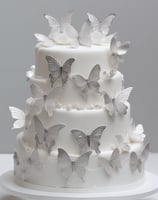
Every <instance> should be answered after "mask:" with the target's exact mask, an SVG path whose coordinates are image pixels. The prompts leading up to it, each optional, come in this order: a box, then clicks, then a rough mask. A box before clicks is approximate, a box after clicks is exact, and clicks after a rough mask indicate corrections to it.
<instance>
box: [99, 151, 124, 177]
mask: <svg viewBox="0 0 158 200" xmlns="http://www.w3.org/2000/svg"><path fill="white" fill-rule="evenodd" d="M99 162H100V165H101V167H103V169H104V172H105V175H106V176H107V177H110V176H111V175H112V173H113V172H114V171H116V172H117V171H118V170H119V169H120V168H121V167H122V166H121V161H120V151H119V149H118V148H116V149H114V151H113V152H112V154H111V157H110V159H106V158H103V157H100V158H99Z"/></svg>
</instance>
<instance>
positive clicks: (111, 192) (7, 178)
mask: <svg viewBox="0 0 158 200" xmlns="http://www.w3.org/2000/svg"><path fill="white" fill-rule="evenodd" d="M157 182H158V176H157V175H155V174H153V173H151V172H148V171H146V172H145V177H144V178H143V179H142V180H140V181H138V182H136V183H134V184H129V185H125V186H120V187H119V186H115V187H105V188H101V189H96V190H95V189H93V190H91V189H71V188H61V189H60V188H49V187H41V186H37V185H31V184H28V183H25V182H22V181H20V180H18V179H15V177H14V175H13V171H8V172H6V173H4V174H3V175H2V176H1V177H0V185H1V186H2V187H3V188H4V189H5V190H6V191H7V192H8V193H9V194H11V195H14V196H17V197H22V198H26V199H32V200H37V199H38V200H43V199H44V200H53V199H56V200H57V199H58V200H65V199H66V200H70V199H71V200H72V199H76V200H79V199H82V200H83V199H86V200H88V199H93V200H97V199H108V200H119V199H121V200H123V199H128V200H129V199H138V198H143V197H146V196H149V195H152V194H154V193H156V192H158V185H157Z"/></svg>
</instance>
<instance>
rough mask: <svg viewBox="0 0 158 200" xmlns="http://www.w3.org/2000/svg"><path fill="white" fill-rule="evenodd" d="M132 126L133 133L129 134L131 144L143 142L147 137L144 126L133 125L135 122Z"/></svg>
mask: <svg viewBox="0 0 158 200" xmlns="http://www.w3.org/2000/svg"><path fill="white" fill-rule="evenodd" d="M131 125H132V132H131V133H129V134H128V137H129V142H131V143H135V142H136V143H137V142H143V141H144V139H145V137H146V135H145V134H144V128H143V125H142V124H138V125H137V126H135V124H134V123H133V120H132V122H131Z"/></svg>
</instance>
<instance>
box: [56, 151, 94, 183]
mask: <svg viewBox="0 0 158 200" xmlns="http://www.w3.org/2000/svg"><path fill="white" fill-rule="evenodd" d="M91 153H92V152H91V151H88V152H86V153H84V154H82V155H81V156H79V157H78V158H77V159H76V160H75V161H72V160H71V158H70V156H69V155H68V153H67V152H66V151H65V150H64V149H61V148H59V149H58V166H59V169H60V172H61V175H62V176H63V178H64V179H65V181H66V183H67V182H68V180H69V178H70V177H71V175H72V173H73V172H75V173H76V174H77V176H78V177H79V178H80V179H81V180H82V181H83V182H84V176H85V173H86V167H87V165H88V161H89V157H90V155H91Z"/></svg>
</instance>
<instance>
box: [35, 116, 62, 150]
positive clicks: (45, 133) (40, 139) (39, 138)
mask: <svg viewBox="0 0 158 200" xmlns="http://www.w3.org/2000/svg"><path fill="white" fill-rule="evenodd" d="M34 125H35V132H36V137H35V139H36V142H37V144H45V146H46V149H47V152H48V153H51V151H52V148H53V147H54V146H55V141H56V139H57V137H58V134H59V132H60V130H61V129H63V128H64V127H65V125H63V124H56V125H54V126H51V127H50V128H48V129H45V128H44V127H43V124H42V123H41V121H40V120H39V119H38V117H36V116H35V117H34Z"/></svg>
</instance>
